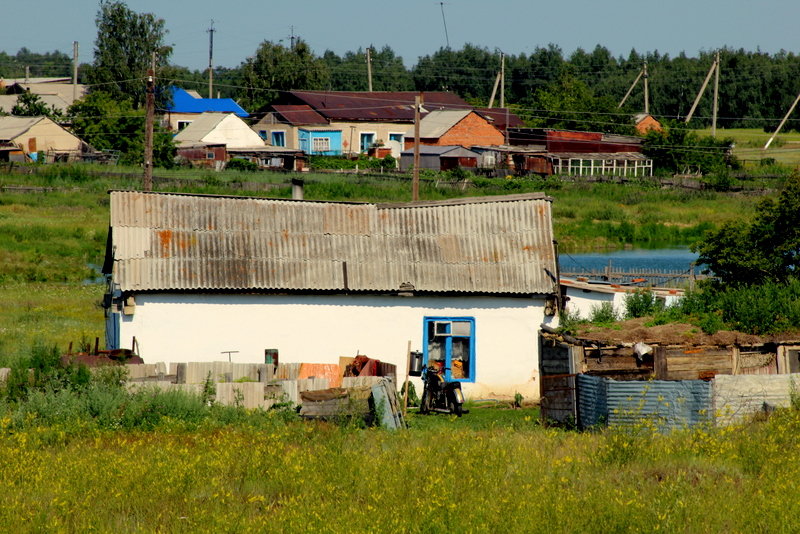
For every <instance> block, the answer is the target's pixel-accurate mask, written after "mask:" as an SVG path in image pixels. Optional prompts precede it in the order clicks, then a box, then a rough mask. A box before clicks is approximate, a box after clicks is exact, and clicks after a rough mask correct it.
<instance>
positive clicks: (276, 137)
mask: <svg viewBox="0 0 800 534" xmlns="http://www.w3.org/2000/svg"><path fill="white" fill-rule="evenodd" d="M272 146H286V133H285V132H272Z"/></svg>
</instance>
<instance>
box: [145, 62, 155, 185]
mask: <svg viewBox="0 0 800 534" xmlns="http://www.w3.org/2000/svg"><path fill="white" fill-rule="evenodd" d="M155 87H156V53H155V52H153V58H152V60H151V64H150V70H148V71H147V99H146V101H145V107H146V114H145V120H144V179H143V181H142V189H144V190H145V191H152V190H153V115H154V114H155V107H156V94H155V93H156V91H155Z"/></svg>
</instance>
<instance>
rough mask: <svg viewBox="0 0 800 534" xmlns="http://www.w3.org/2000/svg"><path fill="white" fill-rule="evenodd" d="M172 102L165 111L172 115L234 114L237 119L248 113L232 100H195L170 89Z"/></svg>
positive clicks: (184, 93)
mask: <svg viewBox="0 0 800 534" xmlns="http://www.w3.org/2000/svg"><path fill="white" fill-rule="evenodd" d="M170 89H171V91H172V102H171V104H170V105H169V107H167V111H171V112H173V113H206V112H209V113H212V112H213V113H234V114H236V115H237V116H239V117H247V116H248V113H247V112H246V111H245V110H244V109H242V106H240V105H239V104H237V103H236V101H235V100H233V99H232V98H197V97H195V96H194V95H195V94H197V93H196V92H195V93H194V94H192V93H190V92H188V91H186V90H185V89H181V88H180V87H175V86H173V87H171V88H170Z"/></svg>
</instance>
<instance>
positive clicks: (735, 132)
mask: <svg viewBox="0 0 800 534" xmlns="http://www.w3.org/2000/svg"><path fill="white" fill-rule="evenodd" d="M695 131H696V132H697V133H698V134H699V135H701V136H708V135H711V128H706V129H703V130H695ZM771 136H772V133H771V132H765V131H764V130H760V129H758V128H729V129H726V128H717V137H718V138H724V137H730V138H732V139H733V140H734V141H735V142H736V146H735V147H734V150H733V154H734V155H735V156H736V157H737V158H739V159H740V160H742V161H744V162H745V164H746V165H749V164H755V163H757V162H758V161H760V160H762V159H764V158H772V159H775V160H776V161H777V162H778V163H781V164H784V165H788V166H791V167H794V168H797V167H798V166H800V132H781V133H780V134H778V136H777V137H776V138H775V140H773V141H772V144H771V145H770V147H769V148H768V149H767V150H763V148H764V145H765V144H766V143H767V141H768V140H769V138H770V137H771Z"/></svg>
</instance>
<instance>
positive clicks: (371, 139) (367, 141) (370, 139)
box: [359, 133, 375, 152]
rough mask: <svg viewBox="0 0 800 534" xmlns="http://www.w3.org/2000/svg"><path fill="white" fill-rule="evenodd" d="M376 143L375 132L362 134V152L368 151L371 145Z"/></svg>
mask: <svg viewBox="0 0 800 534" xmlns="http://www.w3.org/2000/svg"><path fill="white" fill-rule="evenodd" d="M373 143H375V134H374V133H362V134H361V144H360V145H359V146H360V147H361V152H367V151H368V150H369V149H370V147H371V146H372V145H373Z"/></svg>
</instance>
